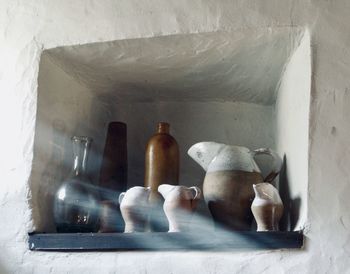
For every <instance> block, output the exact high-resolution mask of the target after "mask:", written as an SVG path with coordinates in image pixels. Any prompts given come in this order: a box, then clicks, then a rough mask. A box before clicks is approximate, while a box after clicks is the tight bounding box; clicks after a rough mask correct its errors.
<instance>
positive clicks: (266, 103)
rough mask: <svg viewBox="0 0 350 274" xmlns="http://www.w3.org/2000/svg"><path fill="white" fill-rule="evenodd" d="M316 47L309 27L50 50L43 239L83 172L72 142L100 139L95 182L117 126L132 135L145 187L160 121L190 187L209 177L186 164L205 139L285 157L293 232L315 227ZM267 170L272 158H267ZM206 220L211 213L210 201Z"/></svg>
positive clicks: (39, 186)
mask: <svg viewBox="0 0 350 274" xmlns="http://www.w3.org/2000/svg"><path fill="white" fill-rule="evenodd" d="M310 58H311V54H310V37H309V34H308V32H307V31H305V30H304V29H301V28H297V27H288V28H287V27H281V28H273V29H270V28H269V29H264V28H263V29H254V30H252V29H242V30H238V31H234V32H224V31H220V32H219V31H218V32H211V33H195V34H178V35H170V36H161V37H151V38H139V39H128V40H118V41H111V42H101V43H93V44H86V45H75V46H65V47H58V48H53V49H47V50H45V51H44V52H43V53H42V56H41V62H40V69H39V79H38V105H37V117H36V131H35V144H34V159H33V169H32V174H31V179H30V184H31V185H30V187H31V192H32V195H31V200H30V204H31V207H32V212H33V222H34V230H35V231H41V232H54V231H55V229H54V226H53V219H52V195H53V193H55V191H56V190H57V188H58V187H59V184H60V182H61V180H62V179H63V177H64V175H65V174H67V172H68V171H69V170H70V168H71V146H70V137H71V136H72V135H87V136H91V137H92V138H93V139H94V143H93V147H92V149H93V151H92V155H91V157H90V161H89V172H90V175H91V177H92V178H93V180H94V181H95V182H97V180H98V174H99V167H100V162H101V154H102V152H103V146H104V141H105V135H106V129H107V125H108V123H109V122H110V121H123V122H125V123H126V124H127V126H128V164H129V171H128V187H131V186H134V185H143V172H144V152H145V145H146V143H147V140H148V138H149V137H150V136H151V135H152V134H153V132H154V130H155V126H156V123H157V122H158V121H168V122H169V123H170V125H171V133H172V135H173V136H174V137H175V138H176V139H177V141H178V143H179V146H180V151H181V170H180V183H181V184H184V185H197V186H201V184H202V180H203V177H204V172H203V171H202V170H201V168H200V167H199V166H198V165H197V164H196V163H194V162H193V161H192V160H191V159H190V158H189V157H188V156H187V154H186V152H187V149H188V148H189V147H190V146H191V145H192V144H194V143H196V142H199V141H208V140H212V141H217V142H222V143H227V144H235V145H242V146H246V147H248V148H251V149H255V148H259V147H270V148H273V149H275V150H276V151H277V152H278V153H279V154H280V156H281V157H283V158H284V167H283V169H282V172H281V175H280V176H279V182H278V183H277V184H278V185H279V188H280V191H281V196H282V199H283V201H284V203H285V206H286V213H285V216H284V220H283V229H284V230H300V229H302V228H303V227H304V225H305V223H306V218H307V180H308V141H309V140H308V130H309V129H308V127H309V125H308V121H309V103H310V87H311V60H310ZM259 165H260V166H261V167H262V170H263V171H265V170H267V168H268V165H269V159H265V158H261V159H260V160H259ZM199 212H201V214H202V215H203V216H206V214H208V213H207V212H206V208H205V206H204V203H203V204H202V205H201V206H200V208H199Z"/></svg>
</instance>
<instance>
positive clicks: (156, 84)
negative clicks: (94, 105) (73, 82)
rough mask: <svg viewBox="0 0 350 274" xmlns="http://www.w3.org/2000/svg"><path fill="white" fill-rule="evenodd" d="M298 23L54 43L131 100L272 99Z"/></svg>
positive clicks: (86, 72)
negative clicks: (109, 40) (287, 25)
mask: <svg viewBox="0 0 350 274" xmlns="http://www.w3.org/2000/svg"><path fill="white" fill-rule="evenodd" d="M300 33H301V30H300V29H297V28H276V29H269V28H260V29H250V30H247V29H244V30H237V31H235V32H228V31H217V32H209V33H199V34H182V35H168V36H161V37H154V38H142V39H127V40H119V41H114V42H109V43H93V44H88V45H79V46H68V47H59V48H55V49H51V50H48V51H47V53H48V54H49V55H50V56H51V57H52V59H53V61H54V62H55V63H56V64H58V65H59V66H60V67H61V68H62V69H63V70H65V71H67V73H68V74H70V75H72V76H73V77H74V78H75V79H77V80H78V82H80V83H82V84H83V85H85V86H87V87H88V88H89V89H90V90H92V91H94V92H96V93H97V94H106V93H110V92H113V93H114V94H115V96H114V99H115V100H119V101H122V102H125V101H127V100H128V101H138V102H140V101H146V102H149V101H215V100H219V101H244V102H252V103H262V104H267V105H271V104H273V103H274V102H275V99H276V98H275V97H276V94H275V90H276V86H277V83H278V81H279V79H280V75H281V72H282V70H283V66H284V64H285V62H286V59H287V58H288V57H289V56H290V54H291V52H292V51H293V50H294V49H295V44H296V43H298V40H299V36H300Z"/></svg>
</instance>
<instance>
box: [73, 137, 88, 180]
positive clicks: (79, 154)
mask: <svg viewBox="0 0 350 274" xmlns="http://www.w3.org/2000/svg"><path fill="white" fill-rule="evenodd" d="M72 142H73V159H74V163H73V170H72V172H73V174H74V175H75V176H82V175H85V173H86V166H87V161H88V154H89V149H90V145H91V142H92V139H91V138H89V137H85V136H74V137H73V138H72Z"/></svg>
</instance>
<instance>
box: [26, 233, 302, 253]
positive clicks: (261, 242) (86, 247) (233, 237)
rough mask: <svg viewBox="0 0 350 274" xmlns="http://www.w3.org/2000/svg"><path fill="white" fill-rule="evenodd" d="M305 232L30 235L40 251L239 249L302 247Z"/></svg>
mask: <svg viewBox="0 0 350 274" xmlns="http://www.w3.org/2000/svg"><path fill="white" fill-rule="evenodd" d="M302 246H303V234H302V232H298V231H295V232H255V231H235V232H226V231H225V232H221V231H220V232H198V233H166V232H155V233H130V234H129V233H128V234H126V233H60V234H59V233H31V234H29V249H30V250H37V251H113V250H239V249H249V250H257V249H284V248H301V247H302Z"/></svg>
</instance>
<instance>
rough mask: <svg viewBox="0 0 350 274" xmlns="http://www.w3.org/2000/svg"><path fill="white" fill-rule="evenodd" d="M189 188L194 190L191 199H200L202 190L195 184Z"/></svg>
mask: <svg viewBox="0 0 350 274" xmlns="http://www.w3.org/2000/svg"><path fill="white" fill-rule="evenodd" d="M189 189H191V190H193V191H194V196H193V200H197V199H200V198H201V196H202V191H201V190H200V188H199V187H196V186H191V187H190V188H189Z"/></svg>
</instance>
